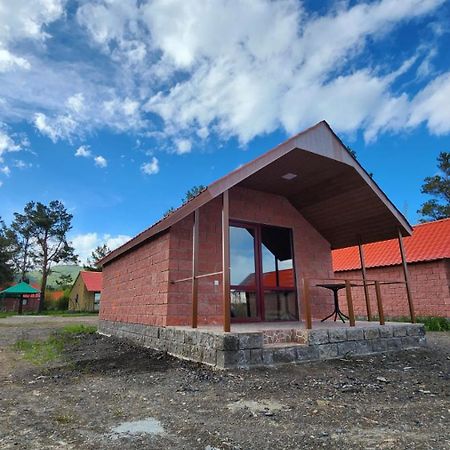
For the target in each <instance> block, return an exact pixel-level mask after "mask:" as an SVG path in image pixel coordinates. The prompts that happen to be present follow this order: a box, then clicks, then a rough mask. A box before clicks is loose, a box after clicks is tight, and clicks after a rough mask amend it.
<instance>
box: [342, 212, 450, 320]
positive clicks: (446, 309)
mask: <svg viewBox="0 0 450 450" xmlns="http://www.w3.org/2000/svg"><path fill="white" fill-rule="evenodd" d="M413 229H414V233H413V235H412V236H410V237H406V238H405V239H404V242H405V249H406V254H407V261H408V269H409V278H410V286H411V292H412V296H413V298H414V305H415V312H416V314H417V315H418V316H439V317H450V219H443V220H437V221H435V222H428V223H423V224H420V225H416V226H414V227H413ZM364 253H365V260H366V268H367V277H368V278H370V279H375V280H390V281H395V280H401V279H402V276H403V270H402V262H401V257H400V253H399V250H398V246H397V243H396V242H395V241H393V240H389V241H383V242H375V243H372V244H366V245H364ZM333 269H334V272H335V276H336V278H342V279H345V278H355V277H358V276H359V274H360V270H361V262H360V259H359V255H358V248H357V247H350V248H344V249H339V250H334V251H333ZM383 290H384V291H385V295H384V296H383V298H384V299H385V300H384V314H385V315H386V316H387V317H394V318H395V317H402V316H408V314H409V311H408V305H407V303H406V302H405V287H404V286H403V285H399V284H392V285H387V286H385V287H384V288H383ZM369 295H370V301H371V303H372V309H373V310H374V311H375V310H376V307H375V292H374V291H373V287H371V290H370V294H369ZM343 303H344V302H343ZM353 305H354V310H355V314H357V315H359V316H363V315H365V313H366V305H365V298H364V292H363V290H362V289H359V290H355V292H354V296H353Z"/></svg>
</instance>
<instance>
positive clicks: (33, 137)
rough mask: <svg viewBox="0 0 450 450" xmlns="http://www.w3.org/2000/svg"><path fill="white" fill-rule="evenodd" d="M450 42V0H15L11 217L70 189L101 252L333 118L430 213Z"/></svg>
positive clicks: (82, 250)
mask: <svg viewBox="0 0 450 450" xmlns="http://www.w3.org/2000/svg"><path fill="white" fill-rule="evenodd" d="M318 4H319V6H318ZM449 48H450V2H449V1H443V0H379V1H372V2H371V1H367V2H354V1H331V0H329V1H323V2H315V1H311V0H309V1H303V2H301V1H295V0H287V1H278V2H270V1H266V0H254V1H250V2H249V1H241V0H233V1H226V0H215V1H195V2H194V1H192V2H189V1H181V0H171V1H162V0H158V1H133V0H120V1H119V0H108V1H106V0H98V1H93V0H90V1H78V2H75V1H64V0H33V1H31V2H30V1H29V0H15V1H14V2H12V1H10V0H0V216H2V217H3V218H4V219H5V220H6V221H7V222H8V221H10V220H11V218H12V214H13V212H14V211H19V210H20V209H21V208H23V205H24V204H25V203H26V202H27V201H29V200H38V201H43V202H48V201H50V200H53V199H59V200H62V201H63V202H64V203H65V205H66V206H67V208H68V209H69V210H70V211H71V212H72V214H73V215H74V220H73V230H72V233H71V238H72V239H73V242H74V244H75V246H76V248H77V250H78V252H79V254H80V255H81V256H82V257H83V258H84V257H85V256H87V255H88V254H89V252H90V251H91V250H92V249H93V248H94V247H95V246H96V245H99V244H101V243H103V242H107V243H108V245H110V246H111V247H113V246H116V245H118V244H120V243H122V242H124V241H125V240H126V239H128V238H129V237H130V236H133V235H134V234H136V233H138V232H140V231H141V230H142V229H143V228H146V227H147V226H149V225H150V224H152V223H153V222H154V221H156V220H158V219H159V218H160V216H161V215H162V213H164V211H166V210H167V209H168V208H169V207H171V206H178V205H179V204H180V201H181V198H182V197H183V194H184V192H185V191H186V190H187V189H188V188H190V187H191V186H193V185H195V184H209V183H210V182H212V181H214V180H215V179H216V178H218V177H220V176H222V175H224V174H225V173H227V172H228V171H230V170H232V169H235V168H236V167H237V166H239V165H240V164H243V163H245V162H247V161H250V160H251V159H253V158H255V157H256V156H258V155H260V154H261V153H263V152H265V151H267V150H268V149H270V148H272V147H273V146H275V145H277V144H278V143H280V142H282V141H283V140H285V139H286V138H287V137H289V136H290V135H292V134H295V133H296V132H298V131H301V130H302V129H304V128H306V127H308V126H310V125H312V124H314V123H316V122H318V121H320V120H322V119H325V120H327V121H328V122H329V123H330V125H331V126H332V127H333V129H334V130H335V131H336V132H337V133H338V134H339V135H340V137H341V138H342V139H343V141H344V142H345V143H346V144H347V145H349V146H350V147H351V148H352V149H353V150H355V151H356V152H357V154H358V159H359V161H360V162H361V163H362V164H363V166H364V167H365V168H366V169H367V170H368V171H370V172H373V173H374V178H375V180H376V181H377V182H378V184H379V185H380V186H381V187H382V188H383V189H384V191H385V192H386V193H387V195H388V196H389V197H390V198H391V200H392V201H393V202H394V203H395V204H396V206H397V207H398V208H399V209H400V210H401V211H402V212H404V213H406V215H407V217H408V219H409V220H410V221H411V222H412V223H416V222H417V220H418V216H417V214H416V211H417V209H418V208H419V207H420V204H421V203H422V202H423V201H424V200H425V199H426V198H425V196H423V195H422V194H420V186H421V184H422V181H423V179H424V177H426V176H428V175H432V174H434V173H435V172H436V156H437V155H438V153H439V152H440V151H449V149H450V52H449Z"/></svg>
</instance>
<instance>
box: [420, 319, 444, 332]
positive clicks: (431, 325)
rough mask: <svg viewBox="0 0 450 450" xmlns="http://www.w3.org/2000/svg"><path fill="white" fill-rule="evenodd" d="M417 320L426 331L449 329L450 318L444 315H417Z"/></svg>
mask: <svg viewBox="0 0 450 450" xmlns="http://www.w3.org/2000/svg"><path fill="white" fill-rule="evenodd" d="M417 322H419V323H423V324H424V325H425V329H426V330H427V331H450V320H449V319H446V318H445V317H418V318H417Z"/></svg>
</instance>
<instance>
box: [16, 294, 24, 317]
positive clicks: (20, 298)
mask: <svg viewBox="0 0 450 450" xmlns="http://www.w3.org/2000/svg"><path fill="white" fill-rule="evenodd" d="M17 309H18V311H17V313H18V314H22V309H23V294H20V296H19V305H18V308H17Z"/></svg>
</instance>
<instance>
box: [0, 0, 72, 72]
mask: <svg viewBox="0 0 450 450" xmlns="http://www.w3.org/2000/svg"><path fill="white" fill-rule="evenodd" d="M64 4H65V0H33V1H32V2H30V1H28V0H14V1H3V2H2V3H1V5H0V24H2V26H1V27H0V72H5V71H8V70H12V69H14V68H21V69H30V67H31V64H30V62H29V61H28V60H27V59H26V58H24V57H22V56H18V55H15V54H13V53H11V52H10V49H8V46H9V45H11V44H14V43H15V42H17V41H20V40H23V39H27V40H34V41H37V42H44V41H45V39H46V38H47V37H48V34H47V33H46V32H45V27H46V26H47V25H49V24H50V23H52V22H54V21H55V20H57V19H59V18H60V17H61V16H62V15H63V12H64Z"/></svg>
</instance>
